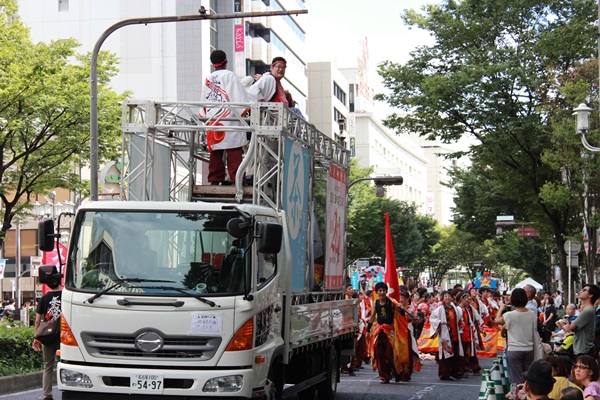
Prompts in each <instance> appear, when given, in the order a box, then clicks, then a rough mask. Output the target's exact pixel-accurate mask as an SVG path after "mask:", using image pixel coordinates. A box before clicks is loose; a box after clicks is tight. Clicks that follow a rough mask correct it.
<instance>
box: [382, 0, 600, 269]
mask: <svg viewBox="0 0 600 400" xmlns="http://www.w3.org/2000/svg"><path fill="white" fill-rule="evenodd" d="M596 18H597V3H596V2H594V1H591V0H578V1H570V0H558V1H557V0H535V1H528V2H523V1H520V0H464V1H455V0H446V1H444V2H443V3H442V4H439V5H428V6H426V7H424V8H423V9H422V10H421V11H414V10H410V11H407V12H406V13H405V14H404V20H405V22H406V23H407V24H408V25H410V26H411V27H417V28H420V29H424V30H426V31H427V32H429V33H430V34H431V35H432V37H433V39H434V44H433V45H430V46H421V47H418V48H417V49H416V50H415V51H413V52H412V53H411V59H410V60H409V61H408V62H406V63H405V64H404V65H398V64H394V63H391V62H389V61H386V62H383V63H382V64H380V66H379V73H380V75H381V76H382V77H383V80H384V85H385V86H386V88H387V89H389V94H386V95H379V96H378V98H379V99H382V100H385V101H387V102H388V103H389V104H390V105H392V106H394V107H397V108H400V109H401V110H402V111H403V112H402V113H396V114H392V115H391V116H390V117H389V118H388V119H387V120H386V121H385V124H386V125H387V126H389V127H391V128H393V129H395V130H396V131H397V132H398V133H403V132H413V133H418V134H419V135H421V136H426V137H428V138H431V139H439V140H441V141H442V142H444V143H451V142H455V141H457V140H459V139H461V138H463V137H465V136H470V137H471V138H473V139H474V140H475V143H474V144H473V145H472V146H471V147H470V149H469V150H468V151H467V152H468V153H469V155H470V157H471V158H472V160H473V162H474V163H475V164H476V165H478V166H481V167H483V168H485V169H486V174H487V175H488V177H489V179H490V181H491V182H493V184H494V187H495V189H496V190H497V192H498V193H499V194H501V195H502V196H504V197H505V198H506V199H507V201H509V202H515V203H516V204H517V206H518V207H517V208H518V210H523V212H524V215H525V216H526V217H528V220H529V221H531V222H535V223H536V226H537V227H538V228H539V230H540V231H541V232H542V234H547V235H549V237H552V238H553V240H554V244H555V248H556V250H557V251H558V253H559V254H560V256H561V257H560V259H561V264H562V265H563V267H564V266H565V265H566V261H565V260H566V259H565V254H564V250H563V244H564V241H565V238H566V237H568V236H569V235H570V234H571V233H572V232H573V229H574V226H573V224H572V220H573V210H572V209H570V208H568V207H556V206H555V205H554V204H549V203H548V202H546V201H545V199H544V196H543V193H544V190H545V187H546V185H549V184H560V183H561V182H562V179H563V176H562V173H561V170H560V169H557V168H556V167H555V166H553V165H551V164H549V163H547V162H545V161H544V154H545V153H546V151H547V150H548V149H551V148H552V147H553V146H556V145H557V143H556V142H555V141H554V136H553V134H554V131H555V121H557V120H561V121H563V123H564V124H565V125H566V124H567V122H564V121H565V119H564V114H565V110H569V109H570V110H572V108H573V107H574V106H576V105H577V104H578V102H577V101H576V102H573V101H572V100H573V99H574V98H575V97H577V96H571V97H567V96H566V95H565V93H564V92H562V91H561V90H557V82H558V83H560V82H564V81H565V80H566V77H568V76H571V75H572V74H573V73H574V72H575V71H576V70H577V67H578V66H580V65H581V64H582V63H583V62H585V61H586V60H587V59H589V58H590V55H591V54H595V53H596V51H597V49H596V45H597V43H596V32H595V27H594V21H595V20H596ZM579 93H580V94H579V95H580V96H581V92H579ZM570 123H571V124H572V122H570ZM571 129H573V128H572V125H571ZM458 155H463V153H460V154H458Z"/></svg>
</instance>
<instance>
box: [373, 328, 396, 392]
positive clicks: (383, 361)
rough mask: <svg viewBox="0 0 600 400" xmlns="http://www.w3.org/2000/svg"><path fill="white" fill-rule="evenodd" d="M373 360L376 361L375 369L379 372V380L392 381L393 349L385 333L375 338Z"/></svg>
mask: <svg viewBox="0 0 600 400" xmlns="http://www.w3.org/2000/svg"><path fill="white" fill-rule="evenodd" d="M375 360H377V369H378V370H379V379H381V380H382V381H384V380H388V381H389V380H390V379H392V374H394V375H395V371H394V349H393V347H392V344H391V343H390V341H389V340H388V337H387V335H386V334H385V333H380V334H379V336H377V343H376V344H375Z"/></svg>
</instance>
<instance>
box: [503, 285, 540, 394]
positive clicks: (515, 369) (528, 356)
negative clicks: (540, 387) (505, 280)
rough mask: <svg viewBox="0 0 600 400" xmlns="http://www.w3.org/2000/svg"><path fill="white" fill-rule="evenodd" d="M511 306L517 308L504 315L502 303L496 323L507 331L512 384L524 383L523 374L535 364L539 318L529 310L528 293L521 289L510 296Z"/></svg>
mask: <svg viewBox="0 0 600 400" xmlns="http://www.w3.org/2000/svg"><path fill="white" fill-rule="evenodd" d="M510 304H511V305H512V306H513V307H514V308H515V310H514V311H509V312H507V313H504V315H503V314H502V311H504V308H505V307H506V305H505V304H504V303H502V305H501V306H500V310H499V312H498V315H500V316H499V317H498V318H496V320H495V322H496V324H499V325H505V327H506V331H507V339H506V341H507V344H508V351H507V361H508V364H509V365H510V369H509V374H510V382H511V384H516V385H518V384H521V383H523V376H522V375H523V372H525V371H527V370H528V369H529V366H530V365H531V363H532V362H533V345H534V343H535V341H534V336H533V335H537V331H536V330H535V327H536V326H537V318H536V315H535V313H533V312H531V311H529V309H527V307H526V305H527V293H526V292H525V290H523V289H521V288H517V289H514V290H513V291H512V293H511V295H510Z"/></svg>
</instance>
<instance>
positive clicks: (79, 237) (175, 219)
mask: <svg viewBox="0 0 600 400" xmlns="http://www.w3.org/2000/svg"><path fill="white" fill-rule="evenodd" d="M235 216H237V215H236V214H232V213H217V212H214V213H200V212H132V211H113V210H111V211H85V212H82V213H80V214H79V215H78V218H77V223H76V224H75V229H74V231H73V235H74V236H73V239H72V246H71V248H70V249H69V257H68V260H67V271H66V282H65V284H66V286H67V288H69V289H71V290H79V291H85V292H90V293H98V292H101V291H104V292H105V293H103V294H104V295H110V294H111V293H113V294H116V293H121V294H122V293H123V292H127V294H128V295H130V294H132V295H135V294H137V295H152V296H157V295H158V296H160V295H165V296H174V295H182V294H183V295H185V293H190V295H192V294H201V295H202V296H210V295H211V294H214V295H218V294H234V293H241V292H243V291H244V282H245V280H246V278H247V277H248V276H249V274H248V272H247V268H248V267H249V265H248V264H247V258H248V257H244V249H245V248H246V246H247V242H246V239H245V238H244V239H236V238H234V237H233V236H231V235H229V233H227V230H226V229H225V227H226V224H227V221H229V219H231V218H233V217H235ZM118 282H121V284H119V285H116V283H118ZM130 282H134V283H130ZM156 282H162V284H160V285H157V283H156ZM112 286H114V288H112Z"/></svg>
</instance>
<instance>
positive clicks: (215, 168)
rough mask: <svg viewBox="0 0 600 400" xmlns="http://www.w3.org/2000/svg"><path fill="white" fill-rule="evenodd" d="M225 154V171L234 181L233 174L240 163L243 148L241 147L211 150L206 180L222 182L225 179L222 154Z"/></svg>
mask: <svg viewBox="0 0 600 400" xmlns="http://www.w3.org/2000/svg"><path fill="white" fill-rule="evenodd" d="M224 155H227V172H229V179H230V180H231V182H233V183H235V174H236V173H237V170H238V168H239V167H240V164H241V163H242V156H243V150H242V148H241V147H236V148H235V149H224V150H213V151H211V152H210V158H209V160H208V181H209V182H223V181H224V180H225V162H224V161H223V156H224Z"/></svg>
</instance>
